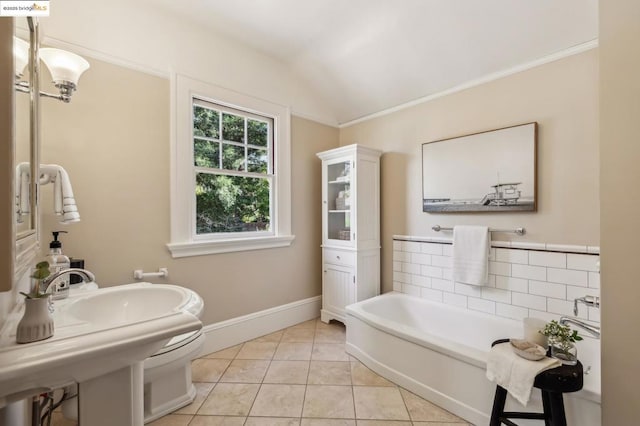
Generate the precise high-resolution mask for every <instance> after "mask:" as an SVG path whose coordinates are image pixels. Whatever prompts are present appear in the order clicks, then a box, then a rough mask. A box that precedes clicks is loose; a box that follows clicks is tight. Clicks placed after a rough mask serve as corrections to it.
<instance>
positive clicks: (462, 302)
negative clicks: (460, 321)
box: [442, 292, 467, 308]
mask: <svg viewBox="0 0 640 426" xmlns="http://www.w3.org/2000/svg"><path fill="white" fill-rule="evenodd" d="M442 295H443V300H442V301H443V302H444V303H446V304H448V305H454V306H460V307H461V308H466V307H467V296H463V295H461V294H454V293H446V292H445V293H443V294H442Z"/></svg>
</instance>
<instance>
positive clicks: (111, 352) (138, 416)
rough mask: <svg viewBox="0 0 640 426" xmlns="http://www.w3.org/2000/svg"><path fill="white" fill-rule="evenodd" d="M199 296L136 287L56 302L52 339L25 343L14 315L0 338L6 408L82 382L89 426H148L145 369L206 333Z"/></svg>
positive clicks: (82, 409) (82, 411) (0, 387)
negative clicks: (180, 342) (180, 341)
mask: <svg viewBox="0 0 640 426" xmlns="http://www.w3.org/2000/svg"><path fill="white" fill-rule="evenodd" d="M199 303H200V304H201V303H202V300H201V299H200V298H199V297H198V296H197V295H196V294H195V293H193V292H192V291H191V290H188V289H185V288H182V287H178V286H172V285H162V284H149V283H136V284H127V285H122V286H117V287H108V288H103V289H100V290H96V291H92V292H87V293H84V294H77V295H71V296H70V297H69V298H68V299H64V300H60V301H56V302H54V306H55V312H54V321H55V334H54V336H53V337H52V338H50V339H47V340H43V341H40V342H34V343H29V344H17V343H16V341H15V334H16V325H17V322H18V321H19V320H20V317H21V315H22V312H21V310H18V311H16V312H14V313H13V314H12V315H11V316H10V317H9V318H8V320H7V322H6V323H5V324H4V326H3V328H2V330H1V331H0V407H2V406H4V405H6V404H7V403H9V402H12V401H17V400H20V399H23V398H25V397H27V396H31V395H35V394H37V393H40V392H43V391H47V390H52V389H56V388H60V387H63V386H65V385H68V384H70V383H74V382H75V383H78V389H79V390H78V392H79V396H78V408H79V410H78V415H79V421H80V424H81V425H91V426H103V425H105V426H106V425H119V426H142V425H143V408H142V407H143V367H142V365H143V364H142V363H143V361H144V360H145V358H147V357H148V356H150V355H151V354H153V353H154V352H156V351H157V350H158V349H160V348H161V347H162V346H163V345H164V344H165V343H166V342H167V341H168V340H169V339H171V338H172V337H173V336H176V335H179V334H182V333H187V332H189V331H194V330H198V329H200V328H201V327H202V323H201V322H200V321H199V320H198V318H197V317H196V316H194V315H193V314H191V313H190V312H189V311H190V310H192V309H194V307H196V305H197V304H199Z"/></svg>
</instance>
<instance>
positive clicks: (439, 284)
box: [431, 278, 454, 293]
mask: <svg viewBox="0 0 640 426" xmlns="http://www.w3.org/2000/svg"><path fill="white" fill-rule="evenodd" d="M431 288H433V289H436V290H442V291H448V292H451V293H453V291H454V286H453V281H448V280H441V279H440V278H432V279H431Z"/></svg>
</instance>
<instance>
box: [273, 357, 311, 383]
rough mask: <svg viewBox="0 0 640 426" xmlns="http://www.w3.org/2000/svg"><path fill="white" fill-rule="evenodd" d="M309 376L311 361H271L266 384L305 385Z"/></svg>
mask: <svg viewBox="0 0 640 426" xmlns="http://www.w3.org/2000/svg"><path fill="white" fill-rule="evenodd" d="M308 375H309V361H271V365H270V366H269V369H268V370H267V375H266V376H265V378H264V381H263V382H264V383H280V384H289V385H304V384H306V383H307V376H308Z"/></svg>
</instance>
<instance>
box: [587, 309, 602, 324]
mask: <svg viewBox="0 0 640 426" xmlns="http://www.w3.org/2000/svg"><path fill="white" fill-rule="evenodd" d="M587 312H588V314H589V321H595V322H600V309H599V308H593V307H591V306H589V309H588V310H587Z"/></svg>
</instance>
